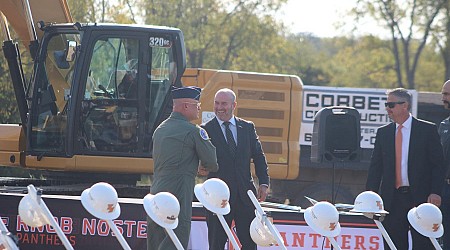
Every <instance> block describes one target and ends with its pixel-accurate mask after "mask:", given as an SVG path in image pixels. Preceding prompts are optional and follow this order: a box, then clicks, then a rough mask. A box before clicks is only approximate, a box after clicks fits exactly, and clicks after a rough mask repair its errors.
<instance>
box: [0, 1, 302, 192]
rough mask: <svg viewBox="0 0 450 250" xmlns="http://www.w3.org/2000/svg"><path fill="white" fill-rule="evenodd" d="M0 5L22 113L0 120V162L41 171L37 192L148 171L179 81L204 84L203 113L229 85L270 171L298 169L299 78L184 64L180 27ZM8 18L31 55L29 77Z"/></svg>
mask: <svg viewBox="0 0 450 250" xmlns="http://www.w3.org/2000/svg"><path fill="white" fill-rule="evenodd" d="M0 11H1V13H3V14H2V35H3V36H4V38H3V40H4V44H3V51H4V54H5V57H6V58H7V60H8V65H9V68H10V74H11V79H12V84H13V86H14V90H15V95H16V99H17V102H18V105H19V110H20V117H21V125H11V124H8V125H0V166H10V167H25V168H29V169H37V170H43V171H45V172H43V173H44V176H45V179H46V180H45V182H46V183H45V185H50V186H53V187H47V188H46V189H45V190H44V191H46V192H52V191H50V190H51V189H52V188H53V189H54V191H55V192H56V193H58V190H62V191H61V192H62V193H64V194H72V193H73V194H77V193H78V192H79V190H82V189H79V188H78V189H77V188H76V187H74V186H70V187H69V188H61V186H59V187H56V184H64V183H65V184H68V183H73V184H75V183H80V182H85V183H91V184H92V182H95V181H99V180H103V181H108V182H111V183H113V184H118V185H119V184H131V185H135V183H136V181H138V180H140V179H141V175H142V174H146V175H149V174H151V173H152V172H153V160H152V143H151V137H152V134H153V131H154V130H155V128H156V127H157V126H158V125H159V123H161V122H162V121H163V120H164V119H165V118H166V117H167V116H168V114H170V111H171V96H170V90H171V87H172V86H181V82H183V83H184V84H185V85H195V86H199V87H202V88H203V92H202V99H201V101H202V102H203V105H202V119H203V120H206V119H209V118H211V117H212V116H213V115H214V113H213V99H214V94H215V92H216V91H217V90H218V89H220V88H223V87H228V88H231V89H233V90H234V91H235V92H236V93H237V95H238V98H239V106H238V109H237V115H239V116H241V117H243V118H248V119H251V120H253V121H255V122H256V124H258V128H257V129H258V133H259V134H260V135H261V137H262V143H263V147H264V150H265V152H266V155H267V160H268V163H269V165H270V174H271V176H272V178H275V179H283V180H284V179H295V178H296V177H297V176H298V164H299V154H300V150H299V143H298V141H299V132H300V131H299V127H300V114H301V110H300V109H301V100H302V96H301V90H302V83H301V80H300V78H298V77H297V76H290V75H273V74H257V73H248V72H232V71H218V70H205V69H188V70H186V72H185V67H186V58H185V47H184V41H183V34H182V32H181V31H180V30H179V29H176V28H169V27H156V26H145V25H118V24H81V23H76V22H73V21H72V18H71V16H70V12H69V9H68V6H67V3H66V1H65V0H3V1H2V3H1V5H0ZM8 24H9V25H10V26H11V27H13V29H14V31H15V32H16V34H17V35H18V37H19V38H20V40H21V42H23V43H24V44H26V45H28V46H29V47H28V48H29V51H30V54H31V57H32V58H33V63H34V65H33V73H32V76H31V77H29V79H30V80H29V81H27V82H25V80H24V79H25V78H26V77H25V76H24V74H23V70H22V65H21V59H20V51H19V49H18V48H19V46H18V43H17V41H14V40H13V39H12V38H11V37H10V32H9V30H8V27H9V25H8ZM35 27H38V28H37V29H36V28H35ZM181 77H182V79H181ZM255 104H256V105H255ZM196 122H197V123H198V124H200V123H201V122H202V120H198V121H196ZM16 181H17V180H16ZM29 181H30V180H29V179H27V180H24V182H27V183H28V182H29ZM51 181H54V182H56V184H54V183H51ZM64 181H67V182H64ZM9 182H10V181H9ZM39 183H41V182H38V185H39ZM72 191H73V192H72ZM145 191H148V188H147V189H146V190H145ZM126 195H129V194H126ZM131 195H132V194H131Z"/></svg>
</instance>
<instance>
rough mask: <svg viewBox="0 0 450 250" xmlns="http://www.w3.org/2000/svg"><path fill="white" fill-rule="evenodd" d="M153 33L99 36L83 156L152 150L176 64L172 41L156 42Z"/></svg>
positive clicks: (84, 104)
mask: <svg viewBox="0 0 450 250" xmlns="http://www.w3.org/2000/svg"><path fill="white" fill-rule="evenodd" d="M146 35H147V36H148V34H146ZM147 36H145V37H144V36H136V37H134V36H132V35H128V36H127V35H126V34H125V35H124V37H120V36H112V37H109V36H108V37H104V36H100V37H98V39H96V41H95V44H94V46H93V47H92V57H91V59H90V60H91V61H90V64H89V68H88V77H87V79H86V83H85V85H84V91H83V93H84V96H83V100H82V101H81V119H80V125H79V132H78V134H79V136H78V138H79V141H80V147H81V152H82V153H83V154H94V155H98V154H104V155H117V156H118V155H123V156H126V155H136V154H143V155H146V154H147V155H148V154H149V153H150V146H149V145H150V144H151V137H152V134H153V130H154V128H155V126H156V125H157V122H158V119H159V118H160V115H161V110H162V107H163V105H164V101H165V99H166V97H167V95H168V93H169V91H170V86H171V85H172V84H173V82H174V81H175V80H174V79H175V77H176V67H175V66H174V65H175V63H173V62H174V58H173V54H174V53H173V51H172V46H170V44H171V43H170V44H169V46H151V43H149V38H148V37H147Z"/></svg>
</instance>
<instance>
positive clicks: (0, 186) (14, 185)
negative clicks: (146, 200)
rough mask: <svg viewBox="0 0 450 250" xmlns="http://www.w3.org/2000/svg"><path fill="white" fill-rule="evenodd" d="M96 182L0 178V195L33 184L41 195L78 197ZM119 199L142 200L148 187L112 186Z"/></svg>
mask: <svg viewBox="0 0 450 250" xmlns="http://www.w3.org/2000/svg"><path fill="white" fill-rule="evenodd" d="M95 183H96V182H83V183H73V182H71V181H66V182H65V181H61V180H51V179H48V180H43V179H36V178H14V177H0V193H24V194H26V193H27V192H28V190H27V186H28V185H30V184H33V185H34V186H35V187H36V188H38V189H41V190H42V193H43V194H51V195H74V196H79V195H81V193H82V192H83V190H85V189H86V188H90V187H91V186H92V185H94V184H95ZM112 185H113V186H114V188H115V189H116V191H117V194H118V196H119V197H121V198H122V197H123V198H143V197H144V196H145V195H146V194H148V193H149V191H150V187H149V186H136V185H132V184H112Z"/></svg>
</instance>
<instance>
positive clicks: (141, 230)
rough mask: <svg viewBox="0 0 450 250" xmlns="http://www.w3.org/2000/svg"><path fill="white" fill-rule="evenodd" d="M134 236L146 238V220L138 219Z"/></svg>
mask: <svg viewBox="0 0 450 250" xmlns="http://www.w3.org/2000/svg"><path fill="white" fill-rule="evenodd" d="M136 237H137V238H147V222H146V221H138V224H137V233H136Z"/></svg>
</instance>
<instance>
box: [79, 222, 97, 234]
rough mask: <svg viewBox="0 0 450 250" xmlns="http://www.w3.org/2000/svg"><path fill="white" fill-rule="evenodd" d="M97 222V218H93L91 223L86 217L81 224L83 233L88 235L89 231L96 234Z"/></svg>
mask: <svg viewBox="0 0 450 250" xmlns="http://www.w3.org/2000/svg"><path fill="white" fill-rule="evenodd" d="M96 222H97V220H96V219H91V221H90V223H89V220H88V219H86V218H84V219H83V223H82V226H81V234H82V235H86V234H88V232H89V234H90V235H95V225H96V224H97V223H96Z"/></svg>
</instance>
